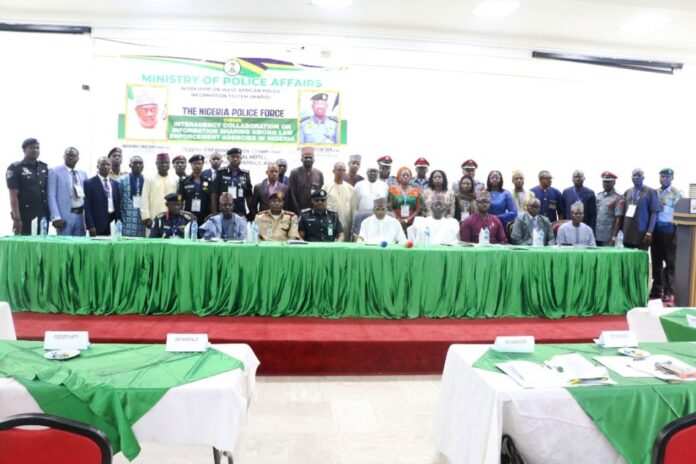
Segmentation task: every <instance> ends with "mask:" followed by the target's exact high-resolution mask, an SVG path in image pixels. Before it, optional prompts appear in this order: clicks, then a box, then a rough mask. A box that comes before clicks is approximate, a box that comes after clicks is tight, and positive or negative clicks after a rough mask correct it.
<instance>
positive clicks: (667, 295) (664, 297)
mask: <svg viewBox="0 0 696 464" xmlns="http://www.w3.org/2000/svg"><path fill="white" fill-rule="evenodd" d="M671 299H672V294H671V293H669V292H665V294H664V295H662V301H665V302H667V301H670V300H671Z"/></svg>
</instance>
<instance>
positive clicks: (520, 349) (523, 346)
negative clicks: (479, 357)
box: [493, 335, 534, 353]
mask: <svg viewBox="0 0 696 464" xmlns="http://www.w3.org/2000/svg"><path fill="white" fill-rule="evenodd" d="M493 349H494V350H495V351H498V352H500V353H534V337H533V336H531V335H529V336H527V335H525V336H519V337H495V343H493Z"/></svg>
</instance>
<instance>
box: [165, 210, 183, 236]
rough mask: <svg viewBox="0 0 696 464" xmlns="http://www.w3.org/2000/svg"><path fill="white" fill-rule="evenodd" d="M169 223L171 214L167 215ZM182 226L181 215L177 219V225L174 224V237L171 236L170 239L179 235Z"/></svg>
mask: <svg viewBox="0 0 696 464" xmlns="http://www.w3.org/2000/svg"><path fill="white" fill-rule="evenodd" d="M167 221H169V213H167ZM180 224H181V215H179V216H177V217H176V223H175V224H174V233H172V235H170V237H171V236H174V235H176V234H177V232H178V231H179V225H180Z"/></svg>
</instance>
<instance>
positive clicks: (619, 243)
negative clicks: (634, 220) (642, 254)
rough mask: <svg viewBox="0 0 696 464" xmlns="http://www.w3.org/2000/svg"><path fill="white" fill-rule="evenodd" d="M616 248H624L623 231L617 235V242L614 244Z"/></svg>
mask: <svg viewBox="0 0 696 464" xmlns="http://www.w3.org/2000/svg"><path fill="white" fill-rule="evenodd" d="M614 246H615V247H616V248H623V230H620V231H619V233H618V234H616V242H614Z"/></svg>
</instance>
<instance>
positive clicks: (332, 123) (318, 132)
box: [300, 93, 338, 144]
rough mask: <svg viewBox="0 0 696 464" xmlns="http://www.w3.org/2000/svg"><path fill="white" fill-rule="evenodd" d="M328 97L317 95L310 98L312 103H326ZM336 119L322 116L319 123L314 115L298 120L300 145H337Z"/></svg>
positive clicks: (326, 95)
mask: <svg viewBox="0 0 696 464" xmlns="http://www.w3.org/2000/svg"><path fill="white" fill-rule="evenodd" d="M328 99H329V95H328V94H326V93H318V94H316V95H314V96H313V97H312V101H324V102H325V101H328ZM337 136H338V119H336V118H335V117H333V116H324V120H323V121H319V119H317V116H316V115H312V116H307V117H305V118H302V119H300V143H323V144H336V143H338V140H337V138H338V137H337Z"/></svg>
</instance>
